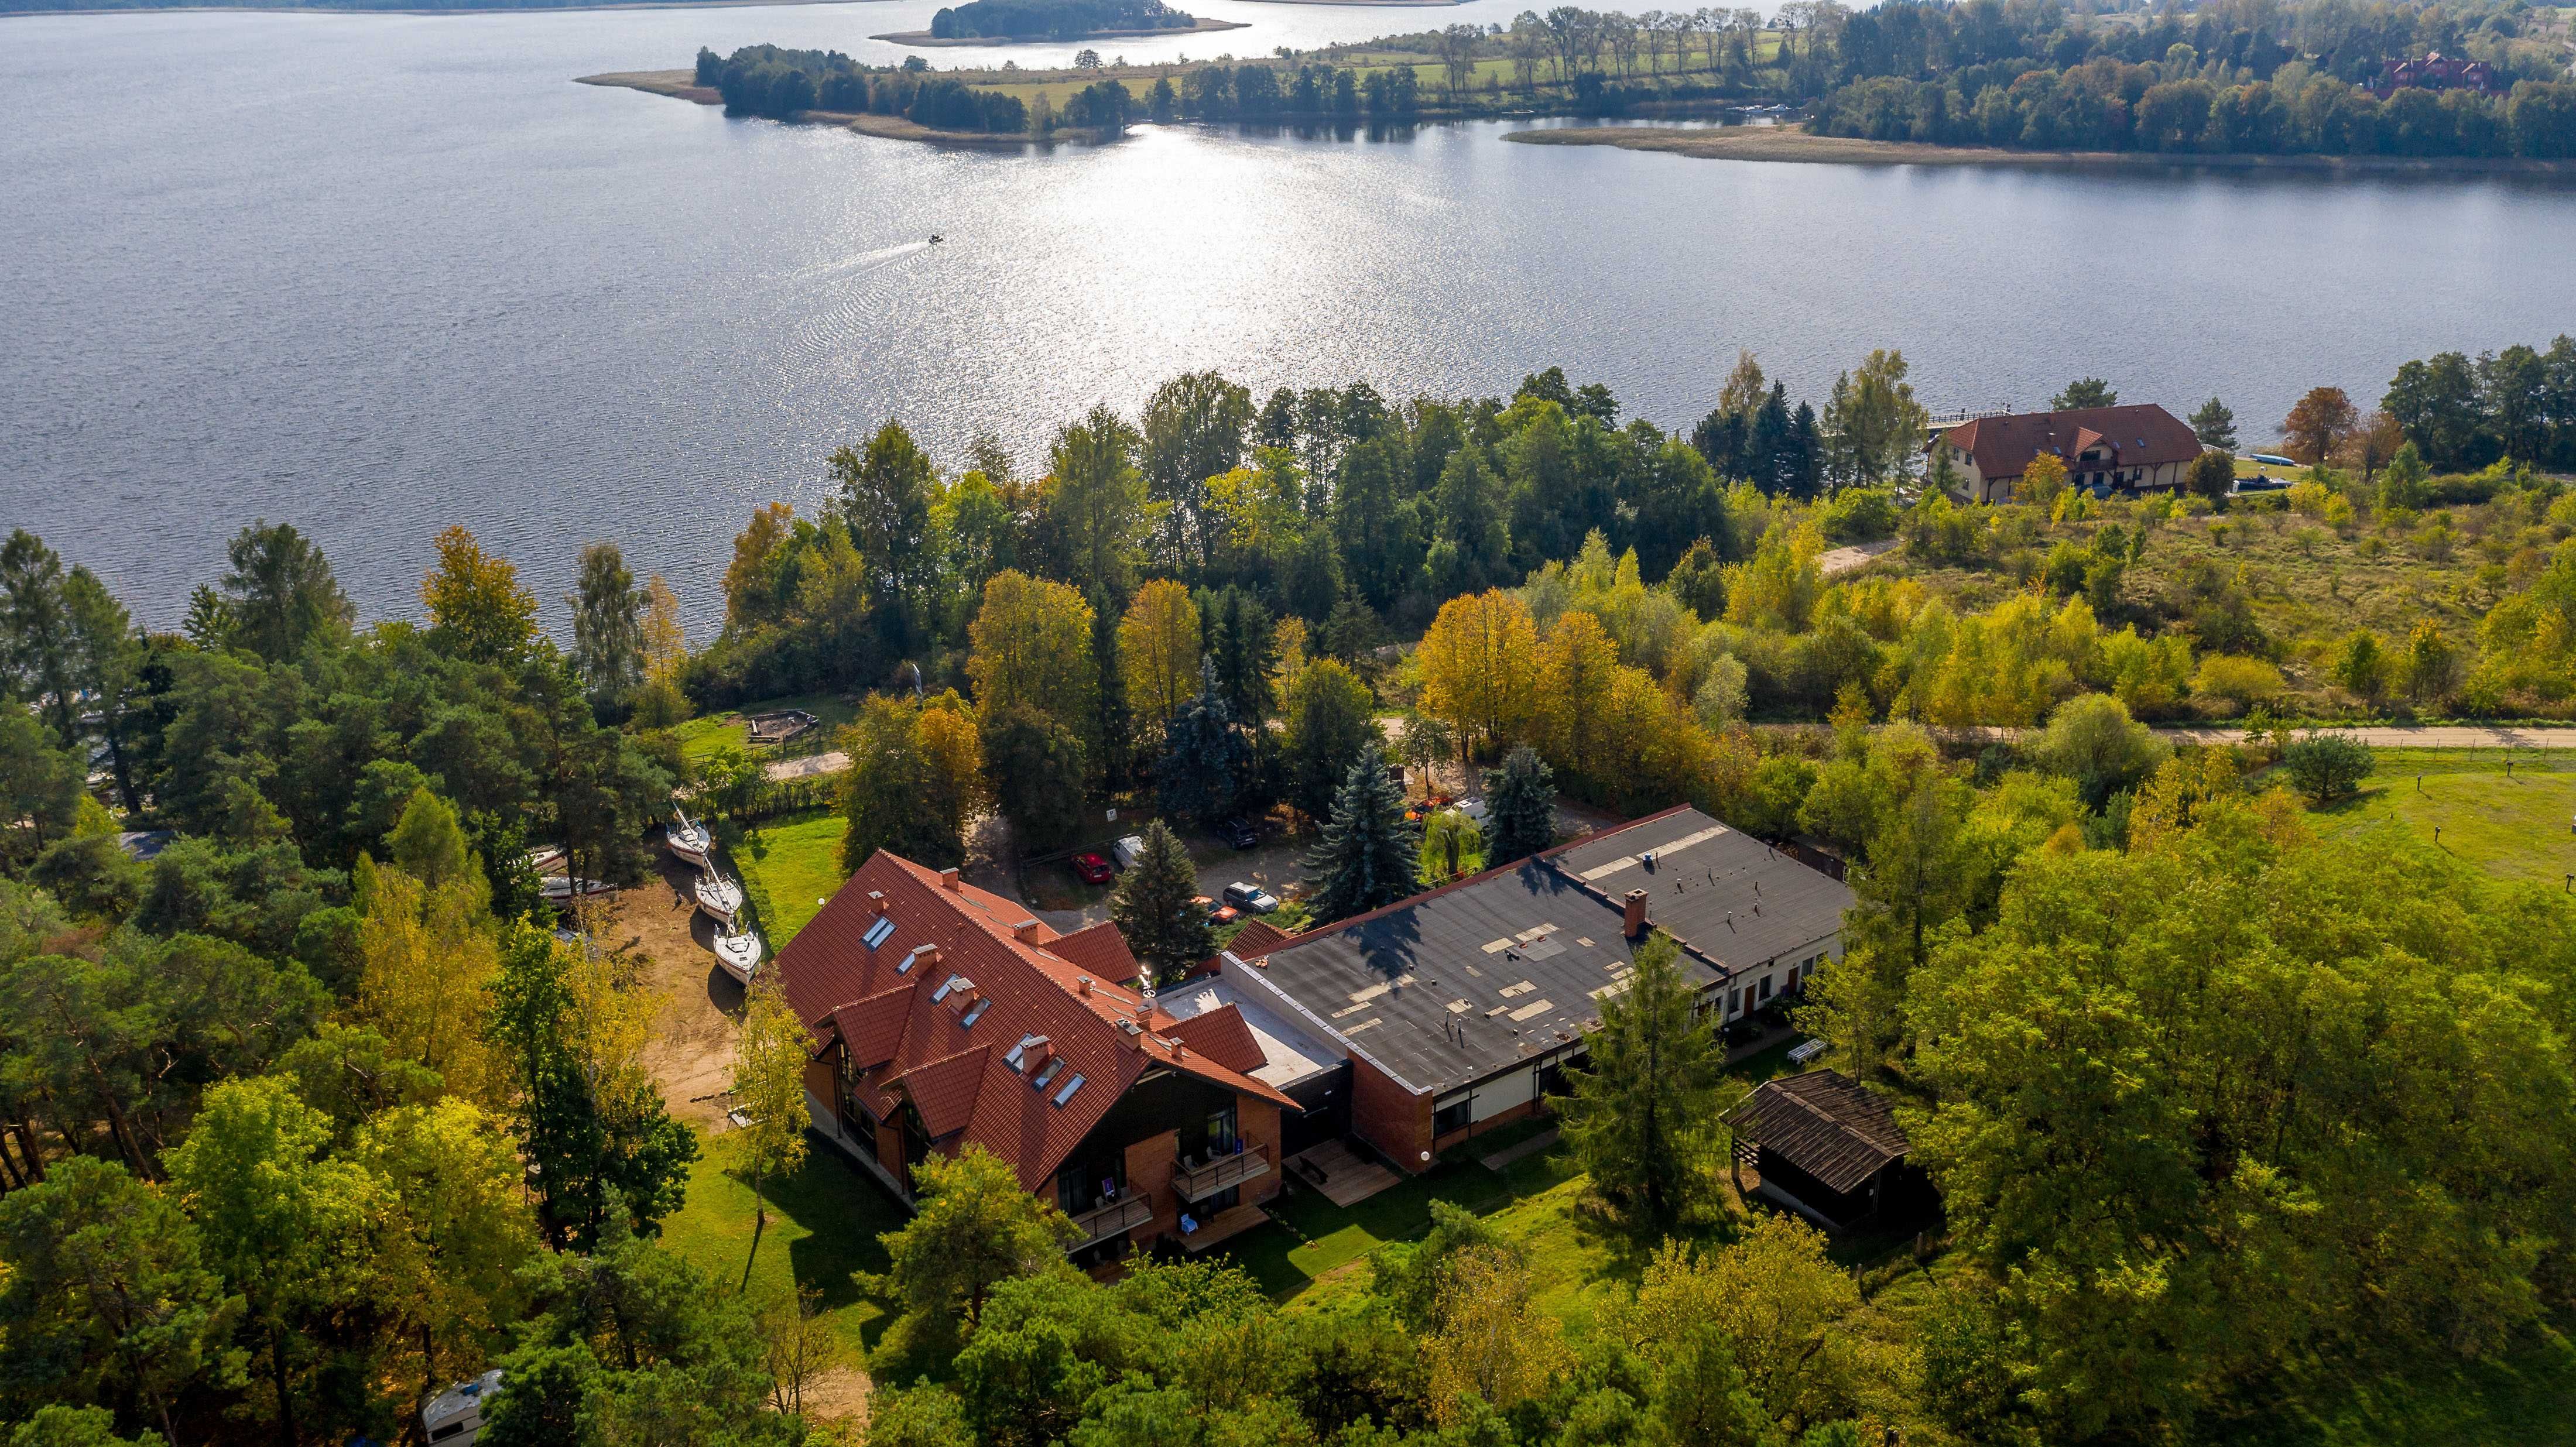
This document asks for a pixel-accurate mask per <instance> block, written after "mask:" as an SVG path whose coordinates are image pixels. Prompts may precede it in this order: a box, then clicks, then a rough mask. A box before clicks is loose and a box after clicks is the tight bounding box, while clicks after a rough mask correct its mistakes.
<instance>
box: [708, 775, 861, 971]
mask: <svg viewBox="0 0 2576 1447" xmlns="http://www.w3.org/2000/svg"><path fill="white" fill-rule="evenodd" d="M844 827H845V826H844V823H843V821H842V819H841V816H840V815H838V814H836V813H833V812H832V811H830V810H828V809H819V810H816V811H814V812H812V813H808V814H788V815H783V816H781V817H779V818H776V819H772V820H770V821H768V822H767V823H765V824H762V825H761V826H760V827H759V828H757V829H751V830H746V831H744V834H743V836H742V842H741V843H740V844H737V845H735V846H733V849H732V856H733V862H734V865H735V867H736V868H738V869H740V870H741V871H742V877H743V883H744V885H745V887H746V888H749V889H750V890H752V891H753V895H752V897H753V899H754V900H756V901H757V902H758V904H759V907H760V911H761V921H760V922H761V927H762V928H763V929H764V930H766V931H767V933H768V938H769V947H770V948H771V949H773V950H783V949H785V948H787V942H788V941H789V940H792V939H794V938H796V932H797V931H798V930H801V929H803V928H804V927H805V922H806V921H807V920H809V919H812V918H813V917H814V915H815V912H816V911H818V910H820V909H821V908H822V907H823V901H824V900H827V899H829V898H831V897H832V892H833V891H834V890H836V889H839V888H840V887H841V880H842V877H843V876H842V874H841V834H842V832H843V830H844Z"/></svg>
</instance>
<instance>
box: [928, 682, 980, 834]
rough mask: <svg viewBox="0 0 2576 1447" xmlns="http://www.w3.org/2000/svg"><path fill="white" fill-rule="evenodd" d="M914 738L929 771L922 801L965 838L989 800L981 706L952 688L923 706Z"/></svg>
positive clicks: (942, 821) (944, 824)
mask: <svg viewBox="0 0 2576 1447" xmlns="http://www.w3.org/2000/svg"><path fill="white" fill-rule="evenodd" d="M913 739H914V742H915V745H916V746H917V747H918V748H919V749H920V751H921V760H922V765H923V769H924V772H926V773H927V774H928V776H929V781H930V789H929V795H928V797H926V798H924V799H923V800H922V801H921V802H922V805H923V807H925V808H927V809H929V810H930V811H931V812H932V813H934V814H936V815H937V816H938V817H939V821H940V823H941V825H942V826H943V827H944V828H946V829H947V830H948V832H950V833H951V834H954V835H955V836H956V837H957V838H959V839H964V838H965V837H966V826H967V824H968V823H969V822H970V821H972V820H973V819H974V818H975V816H977V815H979V814H981V813H983V812H984V809H985V806H986V804H987V803H988V802H989V801H988V800H987V799H986V797H985V789H984V746H983V742H982V740H981V739H980V738H979V737H978V736H977V734H976V732H975V710H974V708H973V707H972V706H970V705H969V704H968V703H967V702H966V700H965V699H964V698H962V697H960V696H959V695H958V692H957V690H955V689H953V688H952V689H949V690H947V691H946V692H944V693H941V694H939V695H937V696H936V697H933V698H932V699H930V701H929V702H927V703H925V704H923V705H922V708H921V717H920V719H919V720H917V721H916V722H915V723H914V724H913Z"/></svg>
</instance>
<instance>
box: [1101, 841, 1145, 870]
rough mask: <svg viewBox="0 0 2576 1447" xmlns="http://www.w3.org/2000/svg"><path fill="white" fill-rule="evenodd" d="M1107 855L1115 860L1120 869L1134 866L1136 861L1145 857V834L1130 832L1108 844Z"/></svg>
mask: <svg viewBox="0 0 2576 1447" xmlns="http://www.w3.org/2000/svg"><path fill="white" fill-rule="evenodd" d="M1109 857H1110V858H1112V859H1115V860H1117V861H1118V867H1119V868H1121V869H1133V868H1135V867H1136V861H1137V860H1139V859H1142V858H1144V857H1145V836H1144V835H1142V834H1130V835H1128V836H1127V837H1126V838H1124V839H1121V840H1119V841H1118V842H1117V843H1115V844H1112V845H1110V846H1109Z"/></svg>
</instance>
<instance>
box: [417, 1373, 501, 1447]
mask: <svg viewBox="0 0 2576 1447" xmlns="http://www.w3.org/2000/svg"><path fill="white" fill-rule="evenodd" d="M500 1390H501V1372H500V1369H499V1368H497V1367H496V1368H494V1369H493V1370H491V1371H488V1372H485V1373H484V1374H483V1375H481V1376H479V1377H476V1378H475V1379H474V1380H472V1381H470V1382H458V1383H457V1384H456V1385H455V1386H452V1387H450V1388H448V1389H447V1390H446V1391H444V1392H441V1393H439V1394H438V1395H437V1396H435V1397H432V1398H430V1400H429V1405H428V1406H426V1407H423V1408H421V1409H420V1425H421V1430H422V1431H423V1432H425V1433H427V1434H428V1437H429V1440H430V1443H431V1444H432V1447H472V1444H473V1442H474V1439H475V1438H477V1437H480V1436H482V1435H483V1407H484V1404H485V1403H487V1402H489V1401H491V1400H492V1395H493V1393H495V1392H498V1391H500Z"/></svg>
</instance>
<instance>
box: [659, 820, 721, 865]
mask: <svg viewBox="0 0 2576 1447" xmlns="http://www.w3.org/2000/svg"><path fill="white" fill-rule="evenodd" d="M662 838H663V840H664V842H666V843H668V844H669V845H670V846H671V852H672V853H673V854H676V855H678V856H680V858H681V859H682V860H683V861H684V862H686V863H689V864H694V865H696V866H697V867H698V868H700V869H704V868H706V867H707V855H708V854H709V853H710V852H711V851H713V850H714V848H715V847H716V839H715V834H714V832H713V831H711V830H709V829H708V828H707V826H706V825H705V824H703V823H700V822H697V821H694V820H692V819H690V818H689V815H688V811H686V810H675V811H674V812H673V813H672V815H671V823H670V825H669V827H667V828H665V829H664V830H663V831H662Z"/></svg>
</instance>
